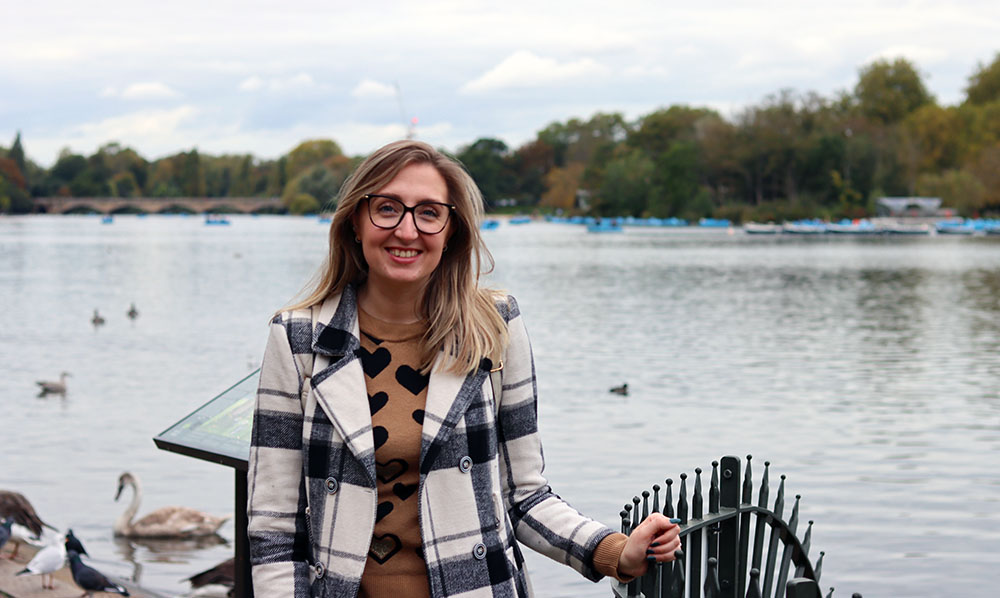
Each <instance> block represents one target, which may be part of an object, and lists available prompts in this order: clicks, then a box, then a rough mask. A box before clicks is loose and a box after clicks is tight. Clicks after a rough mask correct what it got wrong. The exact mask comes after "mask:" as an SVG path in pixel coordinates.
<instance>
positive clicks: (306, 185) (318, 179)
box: [281, 164, 344, 214]
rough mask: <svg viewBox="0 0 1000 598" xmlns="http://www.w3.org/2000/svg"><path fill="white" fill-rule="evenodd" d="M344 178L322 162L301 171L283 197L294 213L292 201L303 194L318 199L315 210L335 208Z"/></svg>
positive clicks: (286, 188)
mask: <svg viewBox="0 0 1000 598" xmlns="http://www.w3.org/2000/svg"><path fill="white" fill-rule="evenodd" d="M343 182H344V179H343V178H341V177H339V176H337V175H336V174H334V173H333V172H331V171H330V170H329V169H328V168H327V167H325V166H323V165H322V164H317V165H315V166H313V167H311V168H310V169H308V170H306V171H305V172H302V173H300V174H299V175H298V176H297V177H295V178H294V179H292V182H291V183H289V184H288V186H287V187H285V192H284V193H283V194H282V196H281V198H282V200H283V201H284V202H285V205H287V206H288V209H289V211H292V212H293V213H299V214H301V213H302V212H295V211H294V210H292V203H293V201H295V200H296V198H298V197H300V196H302V195H308V196H310V197H312V198H313V199H314V200H316V201H317V202H318V203H317V207H316V210H314V211H319V210H320V208H322V209H323V210H333V208H335V207H336V198H337V193H338V192H339V191H340V186H341V184H343Z"/></svg>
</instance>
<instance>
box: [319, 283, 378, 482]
mask: <svg viewBox="0 0 1000 598" xmlns="http://www.w3.org/2000/svg"><path fill="white" fill-rule="evenodd" d="M356 301H357V299H356V295H355V291H354V287H351V286H349V287H347V288H346V289H344V292H343V293H341V295H340V297H331V298H329V299H327V300H326V301H324V302H323V304H322V305H321V306H320V308H319V311H318V313H317V315H316V317H315V321H314V324H313V342H312V349H313V352H314V353H315V354H316V356H317V359H316V362H315V363H316V365H315V367H314V368H313V375H312V385H313V392H314V393H315V395H316V401H317V402H318V403H319V405H320V407H321V408H322V409H323V411H325V412H326V415H327V417H329V418H330V422H331V423H332V424H333V426H334V427H335V428H336V430H337V432H338V433H339V434H340V435H341V436H342V437H343V438H344V442H345V443H346V444H347V447H348V449H349V450H350V451H351V453H352V454H353V455H354V457H355V458H356V459H357V460H358V462H359V463H361V464H362V465H363V466H364V468H365V470H366V471H367V472H368V476H369V477H370V478H371V480H372V483H374V480H375V442H374V438H373V436H372V418H371V411H370V407H369V405H368V388H367V386H366V385H365V375H364V370H363V369H362V367H361V360H360V359H359V358H358V355H357V351H358V349H359V348H360V347H361V342H360V340H358V337H359V334H360V332H359V330H358V310H357V302H356Z"/></svg>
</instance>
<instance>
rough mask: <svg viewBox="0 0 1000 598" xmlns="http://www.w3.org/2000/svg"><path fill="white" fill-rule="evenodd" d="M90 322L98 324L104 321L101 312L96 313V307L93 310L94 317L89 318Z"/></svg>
mask: <svg viewBox="0 0 1000 598" xmlns="http://www.w3.org/2000/svg"><path fill="white" fill-rule="evenodd" d="M90 323H91V324H93V325H94V326H100V325H101V324H103V323H104V318H103V317H101V314H99V313H97V310H96V309H95V310H94V317H93V318H90Z"/></svg>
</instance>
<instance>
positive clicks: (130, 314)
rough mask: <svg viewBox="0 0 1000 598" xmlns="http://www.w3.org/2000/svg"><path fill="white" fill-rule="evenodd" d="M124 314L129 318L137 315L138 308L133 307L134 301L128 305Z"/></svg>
mask: <svg viewBox="0 0 1000 598" xmlns="http://www.w3.org/2000/svg"><path fill="white" fill-rule="evenodd" d="M125 315H127V316H128V319H130V320H134V319H136V318H137V317H139V310H138V309H136V308H135V303H133V304H132V305H130V306H129V308H128V311H127V312H126V313H125Z"/></svg>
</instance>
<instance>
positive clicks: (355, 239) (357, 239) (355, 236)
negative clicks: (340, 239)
mask: <svg viewBox="0 0 1000 598" xmlns="http://www.w3.org/2000/svg"><path fill="white" fill-rule="evenodd" d="M354 242H355V243H360V242H361V237H359V236H357V235H354Z"/></svg>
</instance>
